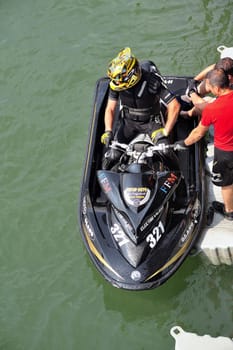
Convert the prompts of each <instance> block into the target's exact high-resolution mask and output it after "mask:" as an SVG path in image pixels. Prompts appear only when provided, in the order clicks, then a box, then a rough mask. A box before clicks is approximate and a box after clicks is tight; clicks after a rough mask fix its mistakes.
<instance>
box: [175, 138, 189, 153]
mask: <svg viewBox="0 0 233 350" xmlns="http://www.w3.org/2000/svg"><path fill="white" fill-rule="evenodd" d="M187 149H188V146H186V144H185V143H184V140H180V141H176V142H175V143H174V151H186V150H187Z"/></svg>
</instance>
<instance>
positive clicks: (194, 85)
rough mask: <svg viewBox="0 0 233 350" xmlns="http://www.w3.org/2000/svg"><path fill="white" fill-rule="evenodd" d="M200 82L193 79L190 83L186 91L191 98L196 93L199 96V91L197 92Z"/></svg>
mask: <svg viewBox="0 0 233 350" xmlns="http://www.w3.org/2000/svg"><path fill="white" fill-rule="evenodd" d="M199 83H200V82H199V81H198V80H195V79H192V80H191V81H190V83H189V84H188V88H187V90H186V95H188V96H189V97H190V95H191V94H192V93H193V92H195V93H196V94H198V90H197V86H198V85H199Z"/></svg>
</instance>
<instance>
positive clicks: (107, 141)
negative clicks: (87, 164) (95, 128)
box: [101, 130, 113, 147]
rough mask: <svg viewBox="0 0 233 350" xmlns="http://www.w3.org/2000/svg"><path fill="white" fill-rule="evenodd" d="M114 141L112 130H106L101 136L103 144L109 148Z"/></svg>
mask: <svg viewBox="0 0 233 350" xmlns="http://www.w3.org/2000/svg"><path fill="white" fill-rule="evenodd" d="M112 140H113V133H112V131H110V130H106V131H105V132H104V133H103V135H102V136H101V143H103V144H104V145H105V146H107V147H109V144H110V142H111V141H112Z"/></svg>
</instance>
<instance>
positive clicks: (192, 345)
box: [170, 326, 233, 350]
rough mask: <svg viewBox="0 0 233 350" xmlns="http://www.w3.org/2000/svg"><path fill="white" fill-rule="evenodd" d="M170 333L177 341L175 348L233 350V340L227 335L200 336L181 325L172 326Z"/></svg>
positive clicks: (187, 349) (181, 349)
mask: <svg viewBox="0 0 233 350" xmlns="http://www.w3.org/2000/svg"><path fill="white" fill-rule="evenodd" d="M170 334H171V336H172V337H173V338H174V339H175V342H176V345H175V350H233V341H232V339H230V338H227V337H222V336H221V337H217V338H214V337H211V336H210V335H203V336H200V335H197V334H195V333H189V332H185V331H184V330H183V329H182V328H181V327H179V326H175V327H172V328H171V330H170Z"/></svg>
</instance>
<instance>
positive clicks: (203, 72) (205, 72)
mask: <svg viewBox="0 0 233 350" xmlns="http://www.w3.org/2000/svg"><path fill="white" fill-rule="evenodd" d="M214 67H215V63H214V64H211V65H210V66H208V67H206V68H204V69H203V70H202V71H201V72H200V73H198V74H197V75H196V76H195V77H194V79H195V80H203V79H205V76H206V74H207V73H208V72H209V71H210V70H212V69H214Z"/></svg>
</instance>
